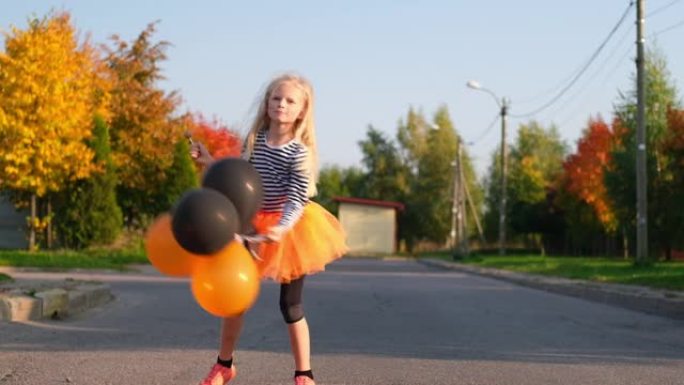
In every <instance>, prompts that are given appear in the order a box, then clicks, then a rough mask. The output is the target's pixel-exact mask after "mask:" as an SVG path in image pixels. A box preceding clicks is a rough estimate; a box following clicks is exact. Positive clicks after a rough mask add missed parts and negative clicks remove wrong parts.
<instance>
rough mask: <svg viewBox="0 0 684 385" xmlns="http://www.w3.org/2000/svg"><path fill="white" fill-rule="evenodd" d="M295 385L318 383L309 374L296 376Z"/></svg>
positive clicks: (313, 384) (314, 384)
mask: <svg viewBox="0 0 684 385" xmlns="http://www.w3.org/2000/svg"><path fill="white" fill-rule="evenodd" d="M294 385H316V382H314V380H312V379H310V378H309V377H307V376H297V377H295V378H294Z"/></svg>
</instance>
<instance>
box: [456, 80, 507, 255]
mask: <svg viewBox="0 0 684 385" xmlns="http://www.w3.org/2000/svg"><path fill="white" fill-rule="evenodd" d="M466 85H467V86H468V88H472V89H474V90H478V91H484V92H486V93H488V94H489V95H491V96H492V97H493V98H494V101H495V102H496V105H497V106H499V110H500V114H501V200H500V202H499V254H500V255H504V254H506V177H507V175H506V174H507V173H508V154H507V147H506V114H507V112H508V106H509V103H510V102H509V101H508V100H506V98H501V101H499V98H498V97H497V96H496V94H495V93H494V92H492V91H490V90H488V89H486V88H484V87H482V86H481V85H480V83H478V82H477V81H475V80H469V81H468V83H466Z"/></svg>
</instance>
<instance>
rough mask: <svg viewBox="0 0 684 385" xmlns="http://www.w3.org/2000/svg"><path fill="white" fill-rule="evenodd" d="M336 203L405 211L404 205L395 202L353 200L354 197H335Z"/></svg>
mask: <svg viewBox="0 0 684 385" xmlns="http://www.w3.org/2000/svg"><path fill="white" fill-rule="evenodd" d="M333 200H334V201H337V202H342V203H354V204H357V205H366V206H378V207H389V208H394V209H397V210H400V211H402V210H404V204H403V203H399V202H393V201H381V200H376V199H365V198H352V197H334V198H333Z"/></svg>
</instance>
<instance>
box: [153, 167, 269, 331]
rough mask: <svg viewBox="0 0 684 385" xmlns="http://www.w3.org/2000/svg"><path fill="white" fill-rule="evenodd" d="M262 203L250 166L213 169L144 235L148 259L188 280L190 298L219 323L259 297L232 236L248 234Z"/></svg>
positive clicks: (251, 269) (245, 256)
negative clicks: (217, 319) (218, 319)
mask: <svg viewBox="0 0 684 385" xmlns="http://www.w3.org/2000/svg"><path fill="white" fill-rule="evenodd" d="M262 199H263V186H262V182H261V178H260V176H259V173H258V172H257V171H256V169H255V168H254V167H253V166H252V165H251V164H250V163H249V162H247V161H245V160H242V159H239V158H224V159H221V160H218V161H216V162H214V163H212V165H211V166H210V167H209V168H208V169H207V171H206V172H205V174H204V177H203V178H202V187H201V188H196V189H192V190H189V191H187V192H186V193H185V194H183V196H182V197H181V198H180V199H179V200H178V202H176V204H175V205H174V207H173V209H172V210H171V213H166V214H163V215H161V216H160V217H158V218H157V219H156V220H155V221H154V223H153V224H152V226H150V228H149V229H148V230H147V234H146V236H145V251H146V252H147V258H148V259H149V260H150V262H151V263H152V265H153V266H154V267H155V268H156V269H157V270H159V271H160V272H161V273H162V274H166V275H170V276H176V277H188V276H189V277H191V290H192V294H193V296H194V297H195V300H196V301H197V303H199V305H200V306H201V307H202V308H203V309H204V310H206V311H207V312H209V313H211V314H213V315H216V316H219V317H229V316H234V315H237V314H240V313H242V312H244V311H245V310H247V309H248V308H249V307H250V306H251V305H252V304H253V303H254V301H255V300H256V297H257V295H258V293H259V274H258V272H257V268H256V265H255V263H254V260H253V259H252V255H251V254H250V253H249V251H247V249H245V247H244V246H243V245H242V244H241V243H240V242H238V241H236V240H235V234H245V233H246V232H248V231H249V229H250V226H251V221H252V218H253V217H254V215H255V214H256V212H257V211H258V210H259V208H260V207H261V201H262Z"/></svg>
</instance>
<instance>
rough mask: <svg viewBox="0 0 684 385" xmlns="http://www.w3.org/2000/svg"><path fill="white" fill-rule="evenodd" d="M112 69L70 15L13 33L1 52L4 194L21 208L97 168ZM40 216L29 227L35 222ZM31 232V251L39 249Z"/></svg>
mask: <svg viewBox="0 0 684 385" xmlns="http://www.w3.org/2000/svg"><path fill="white" fill-rule="evenodd" d="M103 71H104V66H103V63H102V62H101V61H100V60H98V57H97V51H96V50H95V49H93V48H92V47H91V46H90V45H89V44H88V42H87V39H86V41H84V42H83V43H81V44H79V42H78V37H77V34H76V32H75V30H74V28H73V27H72V25H71V20H70V16H69V14H68V13H65V12H64V13H57V14H49V15H48V16H46V17H43V18H41V19H38V18H33V19H31V20H29V23H28V27H27V28H26V29H25V30H22V29H19V28H17V27H12V28H11V30H10V32H9V33H6V34H5V51H4V52H0V189H2V190H5V191H6V190H9V191H11V192H13V193H14V194H12V196H14V197H15V198H16V199H15V204H17V205H21V204H23V205H26V204H27V203H28V202H27V201H29V199H27V198H29V197H30V202H31V212H32V217H33V216H34V214H33V213H35V205H36V197H37V198H41V197H44V196H46V195H47V194H48V193H50V192H55V191H59V190H60V189H61V188H62V187H63V186H64V184H65V183H66V182H68V181H69V180H75V179H80V178H86V177H88V176H89V175H90V174H91V173H92V172H93V171H94V170H95V169H96V166H95V165H94V163H93V162H92V159H93V151H92V150H91V149H90V148H89V147H88V146H87V145H86V140H87V139H88V138H90V136H91V134H92V121H93V120H92V119H93V115H94V113H95V112H96V111H98V112H100V113H103V112H105V111H104V110H105V106H106V103H107V84H108V81H107V80H106V77H105V76H103ZM35 222H36V218H35V217H33V218H31V220H30V221H29V223H35ZM30 227H31V234H30V238H29V247H31V248H33V246H34V244H33V242H34V239H35V235H34V226H30Z"/></svg>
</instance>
